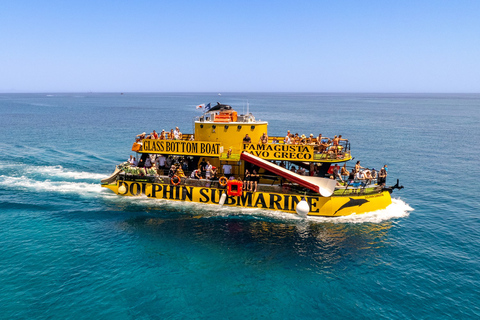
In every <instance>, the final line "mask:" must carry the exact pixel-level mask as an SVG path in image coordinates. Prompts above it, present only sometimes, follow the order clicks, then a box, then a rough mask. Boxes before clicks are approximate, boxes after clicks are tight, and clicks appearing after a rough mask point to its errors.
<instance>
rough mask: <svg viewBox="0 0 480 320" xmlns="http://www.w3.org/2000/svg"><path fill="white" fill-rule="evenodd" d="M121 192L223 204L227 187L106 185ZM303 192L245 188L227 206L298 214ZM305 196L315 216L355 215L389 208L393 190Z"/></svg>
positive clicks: (118, 183)
mask: <svg viewBox="0 0 480 320" xmlns="http://www.w3.org/2000/svg"><path fill="white" fill-rule="evenodd" d="M102 186H103V187H106V188H108V189H110V190H112V191H113V192H115V193H116V194H118V195H122V196H140V195H146V196H147V197H149V198H154V199H165V200H173V201H186V202H197V203H206V204H219V202H220V197H221V195H222V193H226V192H227V190H226V189H225V188H213V187H205V186H190V185H187V186H185V185H178V186H175V185H169V184H163V183H152V182H138V181H122V180H118V181H117V182H116V183H112V184H104V185H102ZM302 198H303V196H302V195H300V194H291V193H273V192H247V191H243V192H242V195H241V196H227V198H226V200H225V203H224V205H225V206H232V207H243V208H256V209H266V210H276V211H283V212H289V213H294V214H296V211H295V208H296V205H297V203H299V202H300V201H301V200H302ZM305 199H306V200H307V202H308V203H309V205H310V212H309V213H308V215H311V216H331V217H336V216H346V215H351V214H362V213H367V212H372V211H376V210H381V209H385V208H386V207H387V206H388V205H390V204H391V203H392V199H391V197H390V193H389V192H388V191H382V192H380V193H373V194H365V195H352V194H350V195H348V196H331V197H322V196H320V195H318V196H315V195H306V196H305Z"/></svg>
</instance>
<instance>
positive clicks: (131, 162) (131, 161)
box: [127, 155, 133, 164]
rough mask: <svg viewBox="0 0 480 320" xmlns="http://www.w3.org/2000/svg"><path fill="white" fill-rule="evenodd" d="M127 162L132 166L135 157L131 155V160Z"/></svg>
mask: <svg viewBox="0 0 480 320" xmlns="http://www.w3.org/2000/svg"><path fill="white" fill-rule="evenodd" d="M127 162H128V163H130V164H133V156H132V155H130V158H128V160H127Z"/></svg>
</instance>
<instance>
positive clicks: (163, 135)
mask: <svg viewBox="0 0 480 320" xmlns="http://www.w3.org/2000/svg"><path fill="white" fill-rule="evenodd" d="M166 138H167V137H166V136H165V130H162V132H160V140H165V139H166Z"/></svg>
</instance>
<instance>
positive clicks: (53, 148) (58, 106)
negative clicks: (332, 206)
mask: <svg viewBox="0 0 480 320" xmlns="http://www.w3.org/2000/svg"><path fill="white" fill-rule="evenodd" d="M0 98H2V99H3V100H2V99H0V111H1V112H2V113H3V114H2V115H4V116H3V117H2V118H1V119H0V124H1V125H2V126H0V128H1V129H0V132H2V135H3V136H5V137H7V139H10V141H11V143H2V144H0V150H1V151H2V154H8V155H9V157H8V159H5V161H3V162H2V164H0V206H1V209H0V210H1V214H0V225H1V226H2V227H1V229H0V235H1V237H0V245H1V248H2V250H1V251H0V260H1V261H2V268H0V280H1V282H2V286H1V287H0V298H1V301H2V306H0V311H2V314H3V316H4V317H5V318H52V317H53V318H66V317H72V316H75V318H94V317H95V318H97V317H102V318H112V319H113V318H115V319H118V318H122V319H123V318H161V319H163V318H175V319H177V318H178V319H183V318H190V317H197V318H219V317H222V318H225V317H227V318H252V317H253V318H315V319H316V318H346V317H349V318H353V317H355V318H372V317H373V318H376V317H380V318H381V317H384V318H402V319H403V318H417V317H420V318H432V317H435V318H472V317H475V316H478V315H479V314H480V312H479V310H478V307H476V305H478V302H479V301H478V300H479V299H478V296H477V295H476V292H478V289H479V280H478V279H479V276H480V275H479V271H478V270H480V268H479V262H478V261H479V259H478V258H479V257H478V253H477V250H476V248H478V241H479V231H478V230H479V229H478V227H479V221H478V218H477V217H478V211H479V210H478V209H479V206H478V201H468V200H466V199H476V198H477V196H476V195H477V194H478V191H479V190H478V184H476V181H475V178H473V177H472V176H474V175H475V174H476V173H478V168H477V167H478V166H471V163H470V162H468V161H467V160H466V159H465V158H464V157H458V156H455V157H454V159H455V161H451V160H449V159H447V158H445V160H443V161H441V162H440V163H436V162H433V161H431V160H432V158H431V157H434V158H435V159H438V158H441V157H442V156H444V154H445V151H444V150H442V149H441V148H439V147H438V146H441V145H442V143H441V141H444V140H445V141H450V140H452V139H453V140H454V141H457V140H456V139H455V138H452V136H451V135H453V136H454V137H456V135H459V134H458V133H457V131H455V130H454V129H452V127H454V126H457V125H463V124H464V122H463V119H466V118H467V117H465V116H463V114H461V113H462V112H467V111H469V112H470V113H471V110H472V109H471V107H470V105H469V103H472V100H468V101H467V102H468V103H467V102H465V101H463V100H461V101H460V102H462V103H464V104H465V105H464V106H463V107H462V108H463V109H467V111H465V110H463V109H461V110H460V111H457V113H460V115H459V117H457V116H453V117H452V116H448V110H449V107H450V106H451V104H452V101H453V100H451V99H455V98H451V99H450V100H448V99H447V100H445V99H438V98H431V97H430V98H428V99H427V100H425V99H423V98H415V99H413V98H409V97H396V96H394V97H388V96H387V97H376V96H368V97H365V96H351V95H346V96H342V95H313V96H312V95H260V94H257V95H254V96H253V97H250V99H249V101H250V111H252V112H254V113H255V115H256V116H257V119H258V118H260V119H262V120H271V121H270V124H271V130H272V133H271V134H278V135H283V134H284V131H286V126H285V124H286V123H288V125H289V126H290V129H291V130H292V131H294V132H296V131H301V132H303V133H309V132H310V131H311V132H312V133H314V134H318V133H319V132H317V131H320V132H322V133H324V134H325V135H332V134H337V132H338V131H340V133H343V134H344V136H349V137H351V142H352V144H353V146H354V154H355V156H356V157H357V159H361V160H362V164H372V165H375V166H378V167H380V166H381V165H383V163H384V162H385V163H388V164H389V168H390V171H389V174H390V175H391V176H392V177H399V178H400V179H401V183H402V184H404V185H405V186H406V189H404V190H402V191H400V192H395V193H394V198H395V199H394V203H393V204H392V205H391V206H390V207H389V208H387V209H386V210H381V211H378V212H372V213H369V214H365V215H359V216H349V217H337V218H335V219H331V218H322V217H308V218H307V219H302V218H299V217H297V216H296V215H291V214H287V213H281V212H274V211H261V210H254V209H238V208H229V207H224V208H219V207H218V206H214V205H200V204H189V203H177V202H167V201H163V200H153V199H147V198H146V197H138V198H131V197H128V198H127V197H118V196H115V195H113V194H112V193H111V192H109V191H108V190H106V189H104V188H101V187H100V186H99V184H98V182H99V179H101V178H103V177H104V176H107V175H109V174H110V173H111V171H112V170H113V168H114V165H115V164H116V163H118V162H120V161H123V160H125V159H126V158H127V157H128V155H129V154H130V151H129V144H130V142H131V141H130V140H131V139H128V138H125V136H127V137H128V136H132V135H134V134H136V133H138V132H140V131H144V130H145V129H144V128H145V127H147V128H150V127H152V128H151V129H154V128H155V129H157V130H158V129H160V130H161V129H166V130H168V129H169V127H168V126H165V124H171V123H172V119H175V121H178V123H179V125H180V126H181V128H185V130H184V132H190V131H191V129H189V128H191V123H190V122H189V120H190V119H184V117H183V115H182V113H185V112H189V114H190V113H191V114H194V113H195V111H194V109H193V108H194V106H195V105H196V104H198V103H203V102H206V101H203V100H207V99H211V98H212V97H210V96H209V95H193V96H192V95H181V94H176V95H172V96H171V97H170V96H169V95H155V94H152V95H136V96H133V97H132V96H130V97H128V96H127V97H122V98H119V97H114V96H112V95H98V96H95V95H94V96H89V95H86V96H84V97H69V96H68V95H65V96H60V97H56V96H53V97H39V96H31V95H24V96H22V95H20V96H16V97H10V96H9V97H7V98H5V96H0ZM123 98H126V99H123ZM45 99H54V100H53V101H52V100H45ZM214 99H217V97H214ZM222 99H227V100H228V99H231V101H232V102H230V101H223V100H222V102H225V103H232V104H234V103H236V102H238V103H240V104H239V105H240V109H241V108H242V107H241V106H242V103H243V101H245V100H244V99H243V98H242V97H241V96H240V95H239V96H234V95H232V96H231V98H228V97H222ZM432 99H433V100H432ZM199 100H200V101H199ZM12 101H13V102H12ZM455 101H457V100H455ZM476 101H477V100H473V103H476ZM457 102H458V101H457ZM5 103H10V104H11V103H13V104H15V105H16V106H17V108H14V109H11V108H10V109H8V112H6V111H5V108H4V106H5ZM39 104H41V106H40V105H39ZM171 105H173V106H176V107H178V108H174V109H171V110H170V109H168V108H169V106H171ZM390 105H392V106H393V107H389V106H390ZM2 106H3V107H2ZM234 106H235V105H234ZM292 106H293V107H292ZM159 108H160V109H161V108H167V109H165V110H168V111H172V112H171V115H170V117H172V118H170V119H171V120H169V121H167V119H164V120H161V122H160V124H159V123H158V121H160V120H158V119H150V118H148V117H145V119H143V118H142V122H143V121H144V122H145V123H142V124H141V125H136V126H133V125H132V123H131V120H129V119H132V117H135V116H138V115H139V114H143V113H145V112H150V113H151V112H155V111H156V110H159ZM292 108H293V109H292ZM315 108H316V109H315ZM469 108H470V109H469ZM289 109H292V110H296V112H295V113H291V112H289V111H288V110H289ZM308 109H313V110H316V112H315V113H313V114H309V117H308V116H307V117H306V114H308V113H307V111H306V110H308ZM432 110H434V112H433V111H432ZM462 110H463V111H462ZM272 111H273V112H272ZM414 111H415V112H416V114H415V115H414V116H412V114H414V113H415V112H414ZM352 112H354V113H355V115H357V113H358V114H361V115H364V116H363V117H362V119H358V117H356V116H354V117H350V116H348V114H350V113H352ZM386 114H388V116H387V115H386ZM431 114H434V115H435V116H434V117H435V118H436V121H426V120H425V117H427V116H428V117H431ZM54 115H55V117H54ZM92 115H95V116H92ZM366 115H368V116H366ZM422 117H423V118H422ZM475 117H476V119H478V117H479V116H478V114H474V115H473V116H470V118H475ZM7 118H8V120H6V119H7ZM307 118H309V119H310V121H308V122H305V119H307ZM286 119H288V122H286V121H287V120H286ZM338 119H341V121H340V122H338V125H337V120H338ZM37 120H41V121H37ZM395 123H398V125H395ZM442 123H443V124H442ZM467 123H468V121H467ZM475 123H477V122H475V121H472V122H471V124H470V125H471V126H473V127H472V128H471V130H470V131H469V132H471V135H472V138H475V137H477V138H478V136H479V134H478V132H479V129H478V128H476V126H475V125H474V124H475ZM37 124H38V125H37ZM100 126H101V128H102V130H100V131H99V129H98V128H99V127H100ZM25 127H29V128H31V132H32V134H31V135H29V136H24V135H22V130H23V129H24V128H25ZM464 129H465V128H463V129H462V130H461V131H463V130H464ZM148 130H150V129H147V131H148ZM443 130H444V131H443ZM465 130H466V129H465ZM305 131H306V132H305ZM443 132H447V133H448V134H447V135H444V134H443ZM418 133H419V134H424V135H427V136H425V139H427V138H428V139H427V140H429V142H430V145H432V146H435V147H434V148H431V147H425V146H419V145H417V144H415V143H412V142H411V141H413V140H415V139H417V136H416V135H417V134H418ZM459 137H460V135H459ZM458 141H461V140H458ZM460 147H462V146H460ZM369 151H371V152H369ZM472 152H473V153H474V154H476V155H478V153H479V152H478V149H473V150H472ZM475 152H476V153H475ZM457 161H458V162H457ZM457 164H461V166H462V167H463V168H465V167H466V166H471V168H470V169H471V170H472V171H471V172H470V174H468V175H467V174H465V173H464V171H463V170H462V171H458V169H456V168H457V166H456V165H457ZM419 168H420V169H419ZM453 171H455V172H457V177H459V178H458V179H454V178H452V175H451V173H452V172H453ZM431 172H435V175H431V174H430V173H431ZM391 181H392V180H391ZM412 208H414V209H415V210H414V211H412V210H413V209H412ZM252 315H253V316H252Z"/></svg>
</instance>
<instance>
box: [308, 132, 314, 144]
mask: <svg viewBox="0 0 480 320" xmlns="http://www.w3.org/2000/svg"><path fill="white" fill-rule="evenodd" d="M307 143H308V144H314V142H313V133H310V137H308V139H307Z"/></svg>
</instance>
